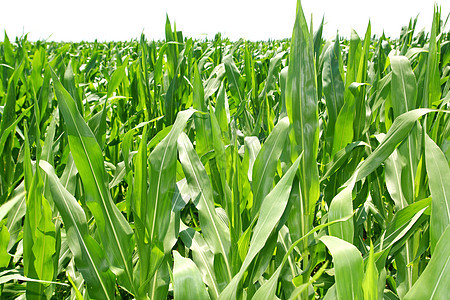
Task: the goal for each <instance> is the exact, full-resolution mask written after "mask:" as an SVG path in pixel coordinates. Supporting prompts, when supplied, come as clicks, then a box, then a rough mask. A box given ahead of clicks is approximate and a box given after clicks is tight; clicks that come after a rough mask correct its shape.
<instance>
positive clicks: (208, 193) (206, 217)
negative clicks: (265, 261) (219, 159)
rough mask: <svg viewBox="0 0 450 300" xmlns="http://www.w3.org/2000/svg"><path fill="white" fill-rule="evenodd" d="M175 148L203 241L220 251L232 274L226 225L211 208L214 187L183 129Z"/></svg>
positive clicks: (229, 272)
mask: <svg viewBox="0 0 450 300" xmlns="http://www.w3.org/2000/svg"><path fill="white" fill-rule="evenodd" d="M178 152H179V156H180V163H181V166H182V167H183V172H184V174H185V175H186V180H187V183H188V187H189V194H190V197H191V199H192V201H193V203H194V205H195V206H196V208H197V209H198V214H199V220H200V223H201V224H202V233H203V235H204V237H205V241H206V243H207V244H208V245H209V247H211V250H212V251H213V253H214V254H218V253H220V254H222V256H223V258H224V259H225V263H226V266H227V271H228V274H229V277H231V269H230V266H229V262H228V254H229V251H230V233H229V229H228V228H227V225H226V224H225V223H224V222H223V221H222V220H220V219H219V216H218V215H217V213H216V210H215V209H214V201H213V199H214V198H213V190H212V187H211V182H210V181H209V177H208V174H207V173H206V170H205V167H204V166H203V165H202V163H201V161H200V159H199V157H198V155H197V153H196V152H195V151H194V148H193V146H192V143H191V141H190V140H189V138H188V137H187V135H186V134H184V133H182V134H181V135H180V137H179V138H178Z"/></svg>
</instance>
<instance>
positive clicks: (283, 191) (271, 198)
mask: <svg viewBox="0 0 450 300" xmlns="http://www.w3.org/2000/svg"><path fill="white" fill-rule="evenodd" d="M301 158H302V155H300V156H299V157H298V158H297V159H296V161H295V162H294V164H293V165H292V166H291V167H290V168H289V170H288V171H287V172H286V174H284V176H283V177H282V178H281V180H280V181H279V182H278V183H277V185H276V186H275V187H274V188H273V190H272V191H271V192H270V193H269V194H268V195H267V196H266V198H265V199H264V201H263V203H262V205H261V211H260V214H259V218H258V221H257V223H256V225H255V228H254V229H253V235H252V238H251V240H250V247H249V250H248V253H247V256H246V257H245V259H244V261H243V263H242V266H241V268H240V270H239V272H238V273H237V274H236V275H235V276H234V277H233V280H232V281H231V282H230V283H229V284H228V285H227V287H226V288H225V290H224V291H223V292H222V294H220V297H219V299H234V298H236V292H237V287H238V285H239V282H240V281H241V279H242V276H243V275H244V272H245V271H246V270H247V268H248V267H249V265H250V263H251V262H252V261H253V259H254V258H255V257H256V255H257V254H258V252H259V251H261V249H262V248H263V247H264V245H265V243H266V241H267V239H268V238H269V236H270V234H271V232H272V230H273V229H274V228H275V226H276V225H277V223H278V221H279V220H280V218H281V216H282V215H283V212H284V210H285V208H286V205H287V202H288V200H289V194H290V192H291V188H292V181H293V180H294V176H295V173H296V171H297V169H298V166H299V163H300V160H301Z"/></svg>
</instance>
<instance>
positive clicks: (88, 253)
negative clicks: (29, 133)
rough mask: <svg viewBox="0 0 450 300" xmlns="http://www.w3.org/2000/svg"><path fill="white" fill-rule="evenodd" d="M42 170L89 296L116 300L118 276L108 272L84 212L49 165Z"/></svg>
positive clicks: (43, 166) (104, 259) (41, 164)
mask: <svg viewBox="0 0 450 300" xmlns="http://www.w3.org/2000/svg"><path fill="white" fill-rule="evenodd" d="M39 166H40V167H41V168H42V170H44V172H45V173H46V174H47V176H48V181H49V184H50V190H51V193H52V196H53V200H54V202H55V205H56V207H57V208H58V211H59V213H60V214H61V217H62V220H63V222H64V226H65V228H66V233H67V241H68V244H69V248H70V251H71V252H72V254H73V256H74V258H75V264H76V267H77V269H78V270H79V271H80V272H81V274H82V275H83V277H84V279H85V281H86V283H87V287H88V292H89V296H90V297H92V298H102V299H114V281H115V276H114V274H113V273H112V272H111V271H110V270H109V269H108V267H107V263H106V258H105V254H104V253H103V252H102V250H101V248H100V246H99V245H98V243H97V242H96V241H95V240H94V239H93V238H92V237H91V236H89V230H88V224H87V222H86V216H85V214H84V211H83V209H82V208H81V206H80V205H79V204H78V202H77V200H76V199H75V198H74V197H73V196H72V195H71V194H70V193H69V192H68V191H67V190H66V189H65V188H64V186H63V185H62V184H61V182H60V180H59V179H58V177H57V176H56V174H55V171H54V169H53V167H52V166H51V165H50V164H49V163H47V162H46V161H42V160H41V161H40V163H39Z"/></svg>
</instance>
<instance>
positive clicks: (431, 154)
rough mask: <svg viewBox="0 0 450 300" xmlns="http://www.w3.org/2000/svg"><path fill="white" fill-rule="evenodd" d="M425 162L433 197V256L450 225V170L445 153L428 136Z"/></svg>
mask: <svg viewBox="0 0 450 300" xmlns="http://www.w3.org/2000/svg"><path fill="white" fill-rule="evenodd" d="M425 161H426V168H427V174H428V178H429V185H430V191H431V197H432V201H431V218H430V243H431V253H432V254H433V251H434V248H435V247H436V244H437V242H438V241H439V239H440V238H441V236H442V234H443V233H444V231H445V230H446V228H447V227H448V225H449V223H450V184H449V182H448V178H450V168H449V165H448V161H447V159H446V158H445V155H444V153H442V151H441V149H439V147H438V146H437V145H436V144H435V142H434V141H433V140H432V139H431V138H430V137H429V136H428V135H425Z"/></svg>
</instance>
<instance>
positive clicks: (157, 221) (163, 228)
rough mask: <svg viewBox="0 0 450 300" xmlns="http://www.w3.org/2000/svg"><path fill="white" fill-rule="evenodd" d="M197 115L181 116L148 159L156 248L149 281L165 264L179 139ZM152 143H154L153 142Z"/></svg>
mask: <svg viewBox="0 0 450 300" xmlns="http://www.w3.org/2000/svg"><path fill="white" fill-rule="evenodd" d="M193 113H194V110H193V109H188V110H184V111H181V112H179V113H178V115H177V117H176V119H175V123H174V124H173V126H172V129H171V130H170V132H169V133H168V134H167V135H166V137H165V138H164V139H163V140H162V141H161V142H159V144H158V145H157V146H156V147H155V149H153V151H152V153H150V156H149V158H148V163H149V179H150V186H151V188H150V189H149V195H148V203H147V212H146V216H145V219H144V220H145V222H144V220H142V221H143V222H144V224H145V226H146V228H147V231H148V235H149V242H150V245H151V248H152V250H151V251H152V252H151V253H152V254H151V256H150V261H149V263H150V266H149V269H148V270H149V273H148V274H146V275H145V276H147V278H148V279H150V278H151V277H152V276H153V271H154V270H156V269H157V268H158V266H159V264H160V263H161V260H162V258H163V254H164V253H165V252H167V251H170V249H164V238H165V236H166V233H167V230H168V228H169V223H170V210H171V203H172V198H173V195H174V192H175V185H176V165H177V148H176V147H177V139H178V136H179V135H180V133H181V132H182V131H183V130H184V128H185V127H186V122H187V121H188V120H189V118H190V117H191V116H192V114H193ZM150 143H151V141H150Z"/></svg>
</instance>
